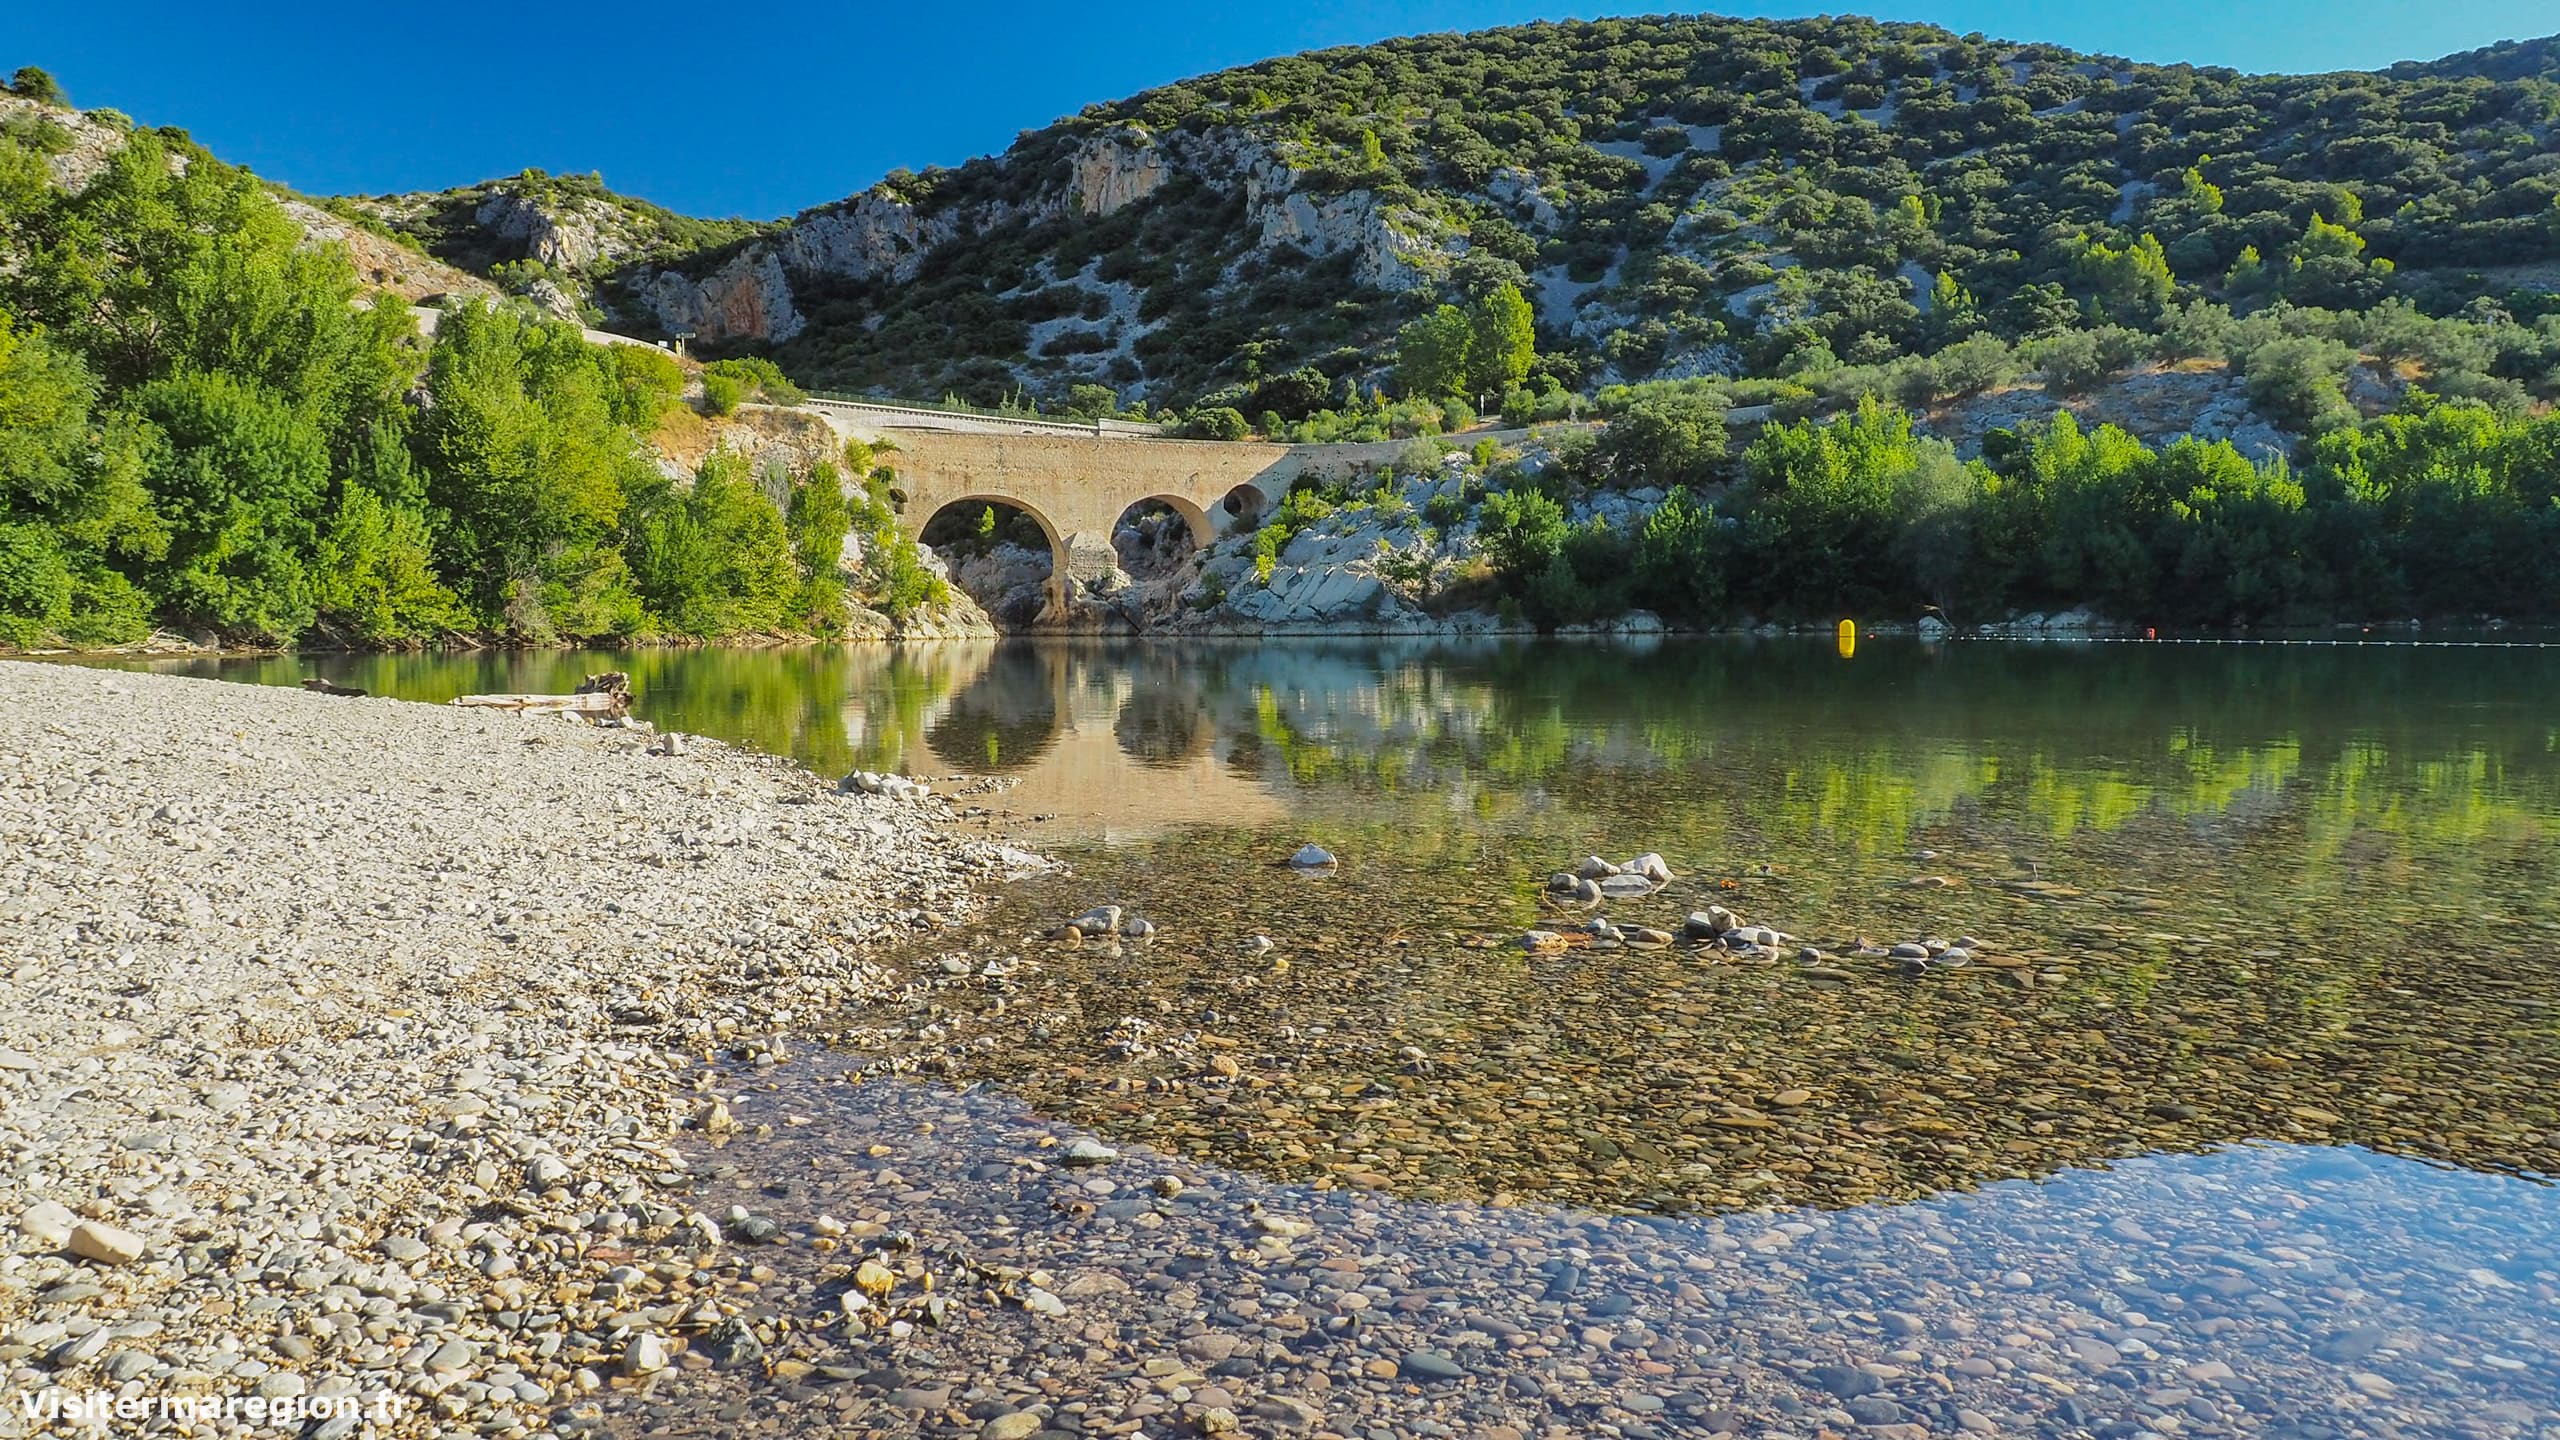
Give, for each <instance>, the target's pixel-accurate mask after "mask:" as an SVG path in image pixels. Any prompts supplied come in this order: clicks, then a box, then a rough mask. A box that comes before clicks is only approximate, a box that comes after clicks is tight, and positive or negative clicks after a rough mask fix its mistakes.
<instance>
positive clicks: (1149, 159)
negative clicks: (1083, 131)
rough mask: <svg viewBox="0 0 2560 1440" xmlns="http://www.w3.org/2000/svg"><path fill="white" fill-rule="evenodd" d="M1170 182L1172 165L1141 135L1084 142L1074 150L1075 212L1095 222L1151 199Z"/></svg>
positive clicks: (1133, 132)
mask: <svg viewBox="0 0 2560 1440" xmlns="http://www.w3.org/2000/svg"><path fill="white" fill-rule="evenodd" d="M1172 178H1173V163H1172V161H1171V160H1169V159H1168V158H1167V157H1166V156H1165V153H1164V151H1163V150H1161V149H1159V148H1158V147H1157V146H1156V144H1155V142H1154V141H1153V140H1151V139H1149V138H1148V137H1147V135H1146V134H1145V133H1144V132H1142V131H1136V130H1129V131H1123V132H1121V133H1119V134H1115V135H1105V136H1101V137H1099V138H1097V139H1092V140H1088V141H1086V142H1085V143H1084V144H1083V145H1081V146H1079V147H1078V148H1077V150H1076V157H1075V166H1074V171H1073V178H1072V179H1071V180H1070V182H1069V183H1070V184H1071V185H1072V186H1073V188H1074V191H1075V211H1076V213H1077V214H1079V215H1090V216H1093V217H1094V218H1096V219H1099V218H1101V217H1102V216H1105V215H1109V214H1111V213H1113V212H1114V211H1117V210H1122V209H1125V208H1127V207H1128V206H1131V205H1134V204H1136V203H1138V202H1139V201H1141V200H1144V199H1146V198H1147V197H1148V196H1150V195H1153V194H1154V193H1156V192H1157V191H1158V190H1161V189H1163V188H1164V186H1165V182H1166V181H1168V180H1170V179H1172Z"/></svg>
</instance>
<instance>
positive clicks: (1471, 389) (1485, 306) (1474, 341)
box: [1424, 284, 1538, 397]
mask: <svg viewBox="0 0 2560 1440" xmlns="http://www.w3.org/2000/svg"><path fill="white" fill-rule="evenodd" d="M1467 318H1468V326H1469V331H1470V334H1469V336H1468V341H1467V351H1466V393H1467V394H1469V395H1483V396H1496V397H1498V396H1500V395H1501V394H1502V392H1504V391H1505V390H1508V389H1510V388H1511V387H1513V386H1515V385H1517V384H1519V383H1520V382H1521V381H1523V380H1525V379H1527V378H1529V367H1530V366H1531V365H1532V364H1534V363H1535V362H1536V360H1537V358H1538V333H1537V315H1536V312H1534V311H1533V310H1531V309H1530V308H1529V301H1528V299H1527V297H1525V296H1523V295H1522V294H1521V293H1520V287H1519V286H1517V285H1511V284H1505V285H1501V286H1497V287H1495V289H1494V290H1493V291H1492V292H1491V293H1489V294H1487V295H1485V296H1484V297H1483V298H1481V299H1479V300H1477V301H1475V302H1474V303H1473V304H1471V305H1470V306H1468V317H1467ZM1424 393H1430V392H1424Z"/></svg>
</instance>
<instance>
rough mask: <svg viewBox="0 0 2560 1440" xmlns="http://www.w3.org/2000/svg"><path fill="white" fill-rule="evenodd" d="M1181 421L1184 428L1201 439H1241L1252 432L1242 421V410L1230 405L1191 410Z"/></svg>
mask: <svg viewBox="0 0 2560 1440" xmlns="http://www.w3.org/2000/svg"><path fill="white" fill-rule="evenodd" d="M1182 423H1183V428H1184V430H1186V431H1187V432H1189V433H1190V434H1191V435H1192V436H1194V437H1196V438H1198V439H1202V440H1242V439H1243V438H1245V436H1247V435H1249V434H1251V433H1252V431H1251V430H1250V429H1249V428H1248V427H1247V426H1246V425H1245V423H1244V412H1243V411H1241V410H1238V409H1236V408H1235V407H1234V406H1232V405H1212V406H1207V407H1205V408H1202V409H1197V410H1193V411H1192V412H1191V413H1190V414H1188V415H1185V416H1184V417H1183V422H1182Z"/></svg>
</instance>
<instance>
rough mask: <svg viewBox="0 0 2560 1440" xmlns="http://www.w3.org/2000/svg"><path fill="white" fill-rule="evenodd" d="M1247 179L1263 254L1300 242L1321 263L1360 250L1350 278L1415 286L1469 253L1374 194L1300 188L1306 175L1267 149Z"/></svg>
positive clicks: (1249, 209) (1249, 208) (1384, 286)
mask: <svg viewBox="0 0 2560 1440" xmlns="http://www.w3.org/2000/svg"><path fill="white" fill-rule="evenodd" d="M1243 174H1244V187H1245V216H1246V218H1247V219H1248V220H1249V221H1250V222H1251V223H1252V224H1253V225H1254V226H1255V227H1256V229H1257V230H1258V232H1259V234H1258V237H1257V238H1258V241H1259V243H1260V245H1261V246H1262V248H1263V249H1266V250H1270V249H1276V248H1278V247H1279V246H1282V245H1295V246H1297V247H1298V248H1299V249H1301V250H1304V251H1306V252H1307V253H1308V254H1309V255H1313V256H1315V257H1317V258H1319V259H1321V258H1323V257H1325V256H1329V255H1339V254H1341V253H1343V252H1344V251H1346V250H1347V251H1351V252H1354V253H1355V254H1356V255H1357V256H1358V257H1359V258H1358V259H1357V261H1356V262H1354V264H1353V266H1352V272H1351V273H1352V275H1353V276H1354V277H1355V278H1357V279H1358V280H1359V281H1360V283H1362V284H1364V285H1371V286H1375V287H1376V288H1378V289H1380V290H1397V291H1402V290H1412V289H1416V288H1418V287H1420V286H1422V285H1425V284H1428V283H1429V282H1430V281H1431V279H1432V278H1433V277H1434V276H1435V275H1436V274H1438V273H1439V272H1440V271H1441V270H1443V269H1445V268H1446V265H1447V259H1448V256H1449V255H1451V254H1454V253H1457V252H1459V251H1462V250H1464V248H1465V242H1464V241H1463V240H1457V241H1454V242H1453V243H1452V244H1451V245H1450V246H1449V247H1448V248H1447V249H1443V248H1442V246H1441V245H1440V244H1439V243H1436V242H1435V241H1434V240H1432V239H1430V238H1427V236H1426V235H1425V234H1424V227H1425V225H1426V223H1427V222H1425V221H1424V219H1423V217H1421V216H1419V215H1415V214H1412V213H1409V212H1404V211H1396V210H1392V209H1390V208H1389V207H1388V205H1387V204H1386V202H1385V201H1384V200H1382V199H1380V198H1379V196H1378V194H1377V192H1375V191H1373V190H1346V191H1344V192H1342V193H1341V194H1338V195H1314V194H1310V193H1308V192H1307V191H1306V190H1304V189H1302V188H1301V186H1302V184H1303V183H1304V181H1305V179H1306V175H1305V173H1304V172H1303V171H1300V170H1296V169H1293V168H1291V167H1290V166H1288V165H1285V164H1283V163H1281V161H1280V160H1279V158H1278V157H1276V156H1274V155H1272V154H1270V153H1269V152H1268V151H1264V152H1262V153H1261V154H1260V155H1258V156H1257V157H1256V158H1255V159H1254V160H1253V161H1252V162H1251V163H1250V164H1249V165H1247V166H1246V167H1245V169H1244V171H1243Z"/></svg>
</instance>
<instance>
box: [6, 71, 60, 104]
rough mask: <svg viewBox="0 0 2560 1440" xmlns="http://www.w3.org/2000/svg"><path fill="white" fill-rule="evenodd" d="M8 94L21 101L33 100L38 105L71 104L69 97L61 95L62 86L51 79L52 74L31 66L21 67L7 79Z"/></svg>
mask: <svg viewBox="0 0 2560 1440" xmlns="http://www.w3.org/2000/svg"><path fill="white" fill-rule="evenodd" d="M9 93H10V94H12V95H15V96H17V97H18V98H19V99H21V100H33V101H35V102H36V103H37V104H39V105H68V104H70V103H71V97H69V96H67V95H65V94H63V93H62V86H61V84H60V82H58V81H56V80H55V79H54V78H53V75H52V72H50V71H46V70H41V69H38V68H37V67H35V66H33V65H21V66H19V67H18V68H17V71H16V73H14V74H12V75H11V76H10V77H9Z"/></svg>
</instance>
